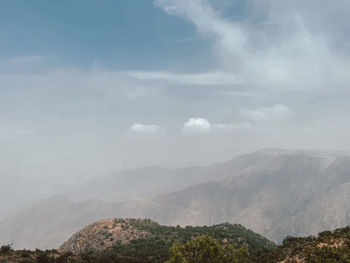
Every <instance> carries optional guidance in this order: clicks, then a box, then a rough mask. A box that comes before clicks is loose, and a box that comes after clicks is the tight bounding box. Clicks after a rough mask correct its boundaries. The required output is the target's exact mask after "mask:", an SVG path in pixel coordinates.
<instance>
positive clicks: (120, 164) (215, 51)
mask: <svg viewBox="0 0 350 263" xmlns="http://www.w3.org/2000/svg"><path fill="white" fill-rule="evenodd" d="M349 12H350V2H349V1H348V0H339V1H337V4H334V1H331V0H309V1H302V0H286V1H279V0H191V1H189V0H154V1H152V0H127V1H126V0H124V1H121V0H120V1H117V0H113V1H112V0H60V1H53V0H32V1H25V0H22V1H20V0H3V1H1V2H0V40H1V41H0V95H1V96H0V178H5V179H4V181H6V182H8V185H10V184H11V182H18V181H21V182H23V188H25V186H26V182H31V181H35V180H37V181H36V182H38V183H39V182H46V183H45V189H47V191H51V193H52V191H53V190H52V189H50V188H49V187H48V184H47V182H51V184H50V185H51V187H52V188H53V189H56V188H57V187H58V186H59V185H61V184H65V183H67V184H68V183H69V182H70V180H77V181H79V180H82V178H91V177H94V176H98V175H100V174H103V173H108V172H110V171H113V170H121V169H128V168H134V167H141V166H148V165H163V166H168V167H183V166H189V165H206V164H209V163H213V162H217V161H222V160H226V159H229V158H231V157H233V156H234V155H237V154H241V153H246V152H249V151H253V150H257V149H260V148H265V147H279V148H304V149H305V148H308V149H310V148H311V149H336V150H345V151H347V150H349V148H350V145H349V144H350V142H349V140H348V134H349V133H350V120H349V118H348V115H347V112H349V103H348V102H349V99H350V90H349V86H350V74H349V68H350V38H349V34H348V32H350V22H349V19H348V14H349ZM7 188H9V187H8V186H7V185H6V184H5V185H1V186H0V192H1V191H2V192H4V194H7V192H6V191H5V190H6V189H7ZM18 191H19V192H20V193H22V194H23V195H25V194H26V192H25V191H23V189H22V188H21V187H19V188H18ZM13 194H16V192H13ZM38 194H45V193H44V192H42V193H39V192H38ZM0 197H1V196H0Z"/></svg>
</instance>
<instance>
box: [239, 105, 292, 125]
mask: <svg viewBox="0 0 350 263" xmlns="http://www.w3.org/2000/svg"><path fill="white" fill-rule="evenodd" d="M242 113H243V115H245V116H247V117H248V118H250V119H251V120H255V121H271V120H285V119H287V118H290V117H292V116H293V112H292V111H291V109H290V108H288V107H287V106H285V105H282V104H277V105H274V106H273V107H263V108H258V109H253V110H243V111H242Z"/></svg>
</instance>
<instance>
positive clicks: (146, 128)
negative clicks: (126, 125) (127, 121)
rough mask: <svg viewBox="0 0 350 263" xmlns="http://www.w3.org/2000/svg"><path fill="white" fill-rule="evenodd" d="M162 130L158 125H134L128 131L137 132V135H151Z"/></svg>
mask: <svg viewBox="0 0 350 263" xmlns="http://www.w3.org/2000/svg"><path fill="white" fill-rule="evenodd" d="M162 130H163V128H162V127H160V126H158V125H153V124H151V125H145V124H140V123H135V124H133V125H131V127H130V131H132V132H139V133H147V134H153V133H157V132H160V131H162Z"/></svg>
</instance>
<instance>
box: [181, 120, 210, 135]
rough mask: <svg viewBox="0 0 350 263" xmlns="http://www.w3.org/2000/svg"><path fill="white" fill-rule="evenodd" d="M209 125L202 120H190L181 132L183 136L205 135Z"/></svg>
mask: <svg viewBox="0 0 350 263" xmlns="http://www.w3.org/2000/svg"><path fill="white" fill-rule="evenodd" d="M210 128H211V124H210V123H209V122H208V121H207V120H206V119H204V118H190V119H189V120H188V121H187V122H185V123H184V126H183V128H182V131H183V132H184V133H185V134H191V133H207V132H209V131H210Z"/></svg>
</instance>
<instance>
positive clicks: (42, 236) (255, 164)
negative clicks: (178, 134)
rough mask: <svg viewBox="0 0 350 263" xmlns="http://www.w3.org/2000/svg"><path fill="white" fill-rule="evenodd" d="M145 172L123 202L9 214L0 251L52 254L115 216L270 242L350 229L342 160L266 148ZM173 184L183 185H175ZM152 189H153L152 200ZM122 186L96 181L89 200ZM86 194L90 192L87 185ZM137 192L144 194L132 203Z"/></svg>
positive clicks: (346, 169) (60, 203) (1, 227)
mask: <svg viewBox="0 0 350 263" xmlns="http://www.w3.org/2000/svg"><path fill="white" fill-rule="evenodd" d="M146 169H148V171H147V173H145V175H147V176H145V177H143V176H142V174H143V173H142V169H141V170H138V171H137V172H135V171H133V172H132V173H133V174H134V177H132V180H131V179H130V185H132V182H135V185H137V187H136V188H135V189H137V190H133V188H132V187H131V186H130V192H131V193H130V199H129V200H127V201H122V202H105V201H100V200H97V199H93V200H85V201H81V202H72V201H70V200H69V199H67V198H66V197H63V196H55V197H52V198H50V199H48V200H45V201H43V202H41V203H38V204H37V205H36V206H32V207H30V208H28V209H25V210H23V211H21V212H18V213H14V214H12V215H11V216H9V217H7V218H6V219H5V220H3V221H2V222H1V223H0V244H1V243H2V244H8V243H13V245H14V247H15V248H27V249H34V248H41V249H46V248H57V247H58V246H59V245H61V244H62V243H63V242H64V241H65V240H67V239H68V238H69V237H70V236H71V235H72V234H73V233H75V232H76V231H78V230H79V229H81V228H82V227H84V226H85V225H88V224H90V223H92V222H94V221H97V220H100V219H105V218H117V217H118V218H150V219H153V220H155V221H157V222H159V223H160V224H164V225H173V226H176V225H182V226H185V225H213V224H220V223H223V222H229V223H233V224H242V225H244V226H245V227H247V228H249V229H252V230H253V231H255V232H257V233H259V234H261V235H263V236H265V237H267V238H268V239H270V240H273V241H275V242H280V241H281V240H282V239H283V238H284V237H286V236H288V235H294V236H306V235H311V234H317V233H318V232H321V231H323V230H326V229H327V230H328V229H335V228H339V227H343V226H346V225H349V224H350V203H349V202H348V200H350V157H349V155H347V154H346V153H342V152H327V151H305V150H281V149H264V150H260V151H257V152H253V153H250V154H246V155H241V156H237V157H235V158H233V159H232V160H229V161H226V162H223V163H217V164H214V165H210V166H208V167H197V168H196V167H192V168H185V169H179V170H177V169H175V170H170V169H164V168H160V167H152V168H151V169H150V168H146ZM162 171H163V172H164V171H166V172H164V173H163V172H162ZM162 174H163V175H164V178H162ZM169 174H170V176H169ZM171 175H172V176H171ZM180 175H181V176H180ZM157 178H158V179H159V178H162V180H160V179H159V180H158V179H157ZM165 178H172V179H171V180H169V181H167V180H166V179H165ZM177 178H178V180H179V181H182V182H181V183H178V184H176V181H177V180H176V179H177ZM167 182H169V185H167ZM152 184H154V188H155V189H157V190H155V191H154V195H153V196H152V194H151V193H152V191H153V190H152ZM173 184H175V185H173ZM103 185H105V188H104V187H103ZM121 185H122V186H123V187H126V186H125V183H123V184H121ZM142 185H144V186H145V187H144V188H142ZM120 187H121V186H120V185H118V180H117V179H114V178H111V177H110V178H109V179H106V178H102V179H101V181H100V183H97V184H96V191H95V193H96V195H95V196H94V197H98V198H101V199H102V196H99V195H98V193H99V192H101V191H102V190H103V189H106V190H105V192H104V197H106V199H108V200H114V199H117V197H118V192H117V189H120ZM181 187H183V189H182V190H179V188H181ZM86 189H88V191H87V192H93V191H94V187H93V184H91V185H90V186H89V188H86ZM114 189H116V190H114ZM126 189H127V188H126ZM142 189H144V191H143V190H142ZM79 191H81V192H84V189H79ZM77 192H78V190H77ZM102 192H103V191H102ZM115 192H116V193H115ZM137 193H144V194H145V195H144V196H142V194H140V195H137V196H138V198H134V199H133V198H131V197H132V196H136V194H137ZM124 196H127V195H124Z"/></svg>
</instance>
